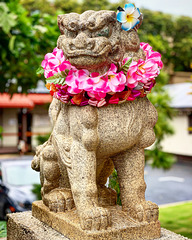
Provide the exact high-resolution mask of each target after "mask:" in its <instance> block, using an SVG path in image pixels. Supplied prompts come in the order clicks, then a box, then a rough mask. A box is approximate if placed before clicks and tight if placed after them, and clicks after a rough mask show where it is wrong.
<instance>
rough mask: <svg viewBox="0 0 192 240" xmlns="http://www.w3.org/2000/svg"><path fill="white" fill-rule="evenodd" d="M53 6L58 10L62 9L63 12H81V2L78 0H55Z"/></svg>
mask: <svg viewBox="0 0 192 240" xmlns="http://www.w3.org/2000/svg"><path fill="white" fill-rule="evenodd" d="M54 6H55V8H56V9H58V10H62V11H63V13H71V12H76V13H81V4H80V3H79V2H78V0H70V1H68V0H55V2H54Z"/></svg>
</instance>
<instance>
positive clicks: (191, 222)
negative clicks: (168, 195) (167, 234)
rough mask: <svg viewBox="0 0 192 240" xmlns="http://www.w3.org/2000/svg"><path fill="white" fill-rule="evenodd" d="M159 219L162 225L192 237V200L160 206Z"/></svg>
mask: <svg viewBox="0 0 192 240" xmlns="http://www.w3.org/2000/svg"><path fill="white" fill-rule="evenodd" d="M159 220H160V222H161V227H163V228H166V229H168V230H170V231H173V232H175V233H178V234H181V235H183V236H185V237H188V238H192V202H188V203H184V204H178V205H176V206H168V207H162V208H160V210H159Z"/></svg>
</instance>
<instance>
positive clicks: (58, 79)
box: [46, 73, 66, 85]
mask: <svg viewBox="0 0 192 240" xmlns="http://www.w3.org/2000/svg"><path fill="white" fill-rule="evenodd" d="M65 79H66V75H64V74H63V73H56V74H55V75H54V76H52V77H49V78H47V79H46V82H47V83H54V84H60V85H64V84H65Z"/></svg>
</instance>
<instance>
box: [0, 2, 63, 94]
mask: <svg viewBox="0 0 192 240" xmlns="http://www.w3.org/2000/svg"><path fill="white" fill-rule="evenodd" d="M1 18H3V20H4V21H0V28H1V31H0V52H1V55H0V75H1V85H0V91H1V92H4V91H7V92H10V93H12V92H16V91H17V87H18V86H22V91H23V92H26V91H27V90H28V89H30V88H31V87H36V82H37V79H38V77H37V76H36V69H37V68H38V66H39V63H40V62H41V60H42V59H43V56H44V54H45V53H46V52H47V51H51V50H52V49H53V48H54V47H55V45H56V40H57V38H58V36H59V34H60V32H59V29H58V27H57V17H56V15H55V16H50V15H48V14H41V13H40V12H33V13H32V12H31V13H30V15H29V12H28V11H27V10H26V9H25V8H24V7H23V6H22V5H21V4H20V3H19V1H18V0H16V1H7V3H0V20H1Z"/></svg>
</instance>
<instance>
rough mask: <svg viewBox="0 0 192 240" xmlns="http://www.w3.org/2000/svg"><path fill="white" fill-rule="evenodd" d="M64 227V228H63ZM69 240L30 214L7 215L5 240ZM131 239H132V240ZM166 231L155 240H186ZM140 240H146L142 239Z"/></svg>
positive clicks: (162, 231) (163, 230)
mask: <svg viewBox="0 0 192 240" xmlns="http://www.w3.org/2000/svg"><path fill="white" fill-rule="evenodd" d="M63 227H65V226H63ZM45 239H46V240H70V239H69V238H66V237H65V236H63V235H62V234H61V233H59V232H57V231H55V230H54V229H52V228H51V227H49V226H47V224H45V223H43V222H40V221H39V220H38V219H36V218H34V217H33V216H32V214H31V212H23V213H12V214H9V215H8V223H7V240H45ZM132 239H133V238H132ZM187 239H188V238H185V237H182V236H180V235H177V234H175V233H172V232H170V231H168V230H166V229H161V237H160V238H157V239H155V240H187ZM142 240H146V239H145V238H142Z"/></svg>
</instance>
